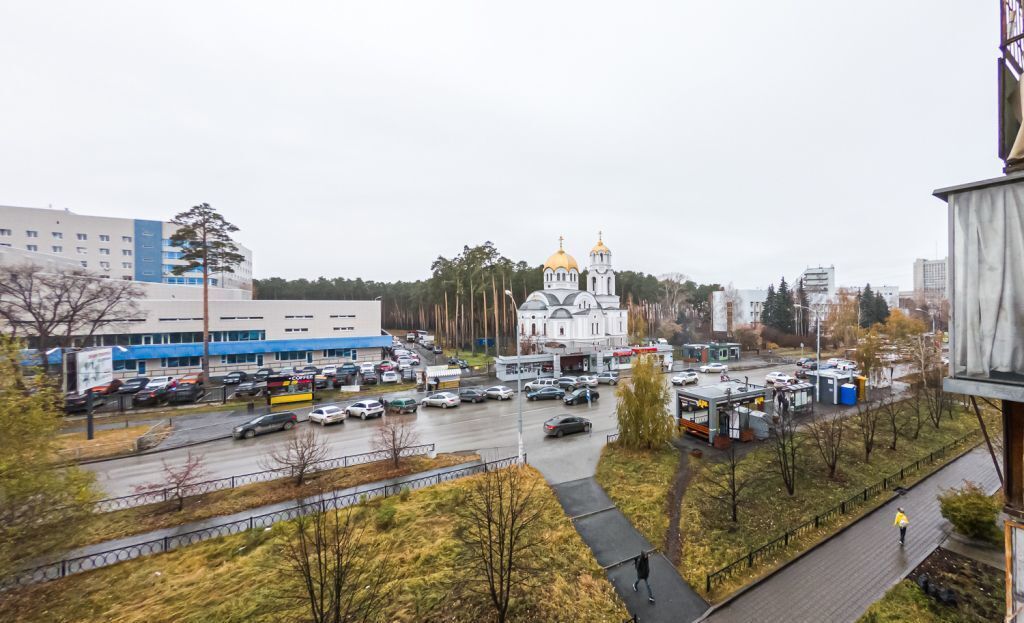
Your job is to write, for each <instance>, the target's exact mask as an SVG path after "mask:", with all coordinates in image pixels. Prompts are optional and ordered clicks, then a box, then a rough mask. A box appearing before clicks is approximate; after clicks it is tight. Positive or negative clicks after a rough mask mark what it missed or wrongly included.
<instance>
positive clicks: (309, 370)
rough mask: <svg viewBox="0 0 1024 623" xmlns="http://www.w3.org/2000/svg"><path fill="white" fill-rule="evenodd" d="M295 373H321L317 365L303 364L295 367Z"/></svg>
mask: <svg viewBox="0 0 1024 623" xmlns="http://www.w3.org/2000/svg"><path fill="white" fill-rule="evenodd" d="M295 374H320V368H318V367H316V366H302V367H301V368H299V367H296V368H295Z"/></svg>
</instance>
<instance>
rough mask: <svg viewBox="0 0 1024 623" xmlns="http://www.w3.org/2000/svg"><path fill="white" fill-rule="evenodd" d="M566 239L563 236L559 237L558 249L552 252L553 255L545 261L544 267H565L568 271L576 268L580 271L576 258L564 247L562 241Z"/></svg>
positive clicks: (552, 268)
mask: <svg viewBox="0 0 1024 623" xmlns="http://www.w3.org/2000/svg"><path fill="white" fill-rule="evenodd" d="M563 241H564V239H563V238H562V236H559V237H558V250H557V251H555V252H554V253H552V254H551V257H549V258H548V259H547V261H546V262H544V269H545V270H547V269H549V268H550V269H551V270H558V269H559V268H564V269H565V270H566V271H569V270H575V271H576V272H580V266H579V264H577V263H576V258H574V257H573V256H571V255H569V254H568V253H566V252H565V249H563V248H562V242H563Z"/></svg>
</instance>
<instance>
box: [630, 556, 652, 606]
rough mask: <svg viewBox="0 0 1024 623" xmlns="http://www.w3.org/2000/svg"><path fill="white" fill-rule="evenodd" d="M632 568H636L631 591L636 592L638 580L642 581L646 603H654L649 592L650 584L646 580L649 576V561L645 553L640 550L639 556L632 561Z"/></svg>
mask: <svg viewBox="0 0 1024 623" xmlns="http://www.w3.org/2000/svg"><path fill="white" fill-rule="evenodd" d="M633 567H634V568H636V582H633V591H634V592H635V591H636V590H637V586H639V584H640V580H643V581H644V586H646V587H647V601H649V602H651V603H652V604H653V603H654V591H652V590H651V583H650V582H649V581H648V580H647V578H648V577H649V576H650V575H651V561H650V558H649V556H648V554H647V552H645V551H643V550H640V555H639V556H637V557H636V558H634V559H633Z"/></svg>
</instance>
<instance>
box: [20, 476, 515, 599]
mask: <svg viewBox="0 0 1024 623" xmlns="http://www.w3.org/2000/svg"><path fill="white" fill-rule="evenodd" d="M517 462H518V459H517V457H514V456H513V457H508V458H504V459H501V460H498V461H491V462H489V463H480V464H478V465H471V466H469V467H463V468H460V469H454V470H450V471H447V472H441V473H438V474H432V475H430V476H422V477H420V478H411V479H409V480H405V481H402V482H397V483H394V484H391V485H385V486H383V487H376V488H374V489H367V490H365V491H358V492H354V493H346V494H339V493H334V494H327V495H325V496H323V497H322V498H320V499H318V500H316V501H313V502H307V503H304V504H298V505H296V506H292V507H289V508H285V509H282V510H279V511H274V512H272V513H265V514H262V515H251V516H249V517H247V518H245V519H239V520H237V521H230V522H227V523H222V524H218V525H215V526H209V527H207V528H202V529H199V530H193V531H191V532H183V533H179V534H174V535H168V536H165V537H163V538H160V539H153V540H151V541H142V542H139V543H132V544H131V545H125V546H123V547H117V548H114V549H109V550H106V551H102V552H96V553H94V554H88V555H86V556H78V557H74V558H65V559H63V560H58V561H56V562H51V563H48V564H45V565H40V566H38V567H34V568H31V569H23V570H21V571H19V572H16V573H15V574H13V575H11V576H9V577H6V578H4V579H3V580H0V589H4V588H10V587H12V586H24V585H28V584H35V583H37V582H47V581H50V580H56V579H59V578H63V577H65V576H68V575H73V574H75V573H81V572H83V571H91V570H93V569H100V568H102V567H107V566H110V565H113V564H116V563H119V562H123V561H126V560H132V559H134V558H139V557H140V556H146V555H149V554H159V553H163V552H170V551H173V550H175V549H178V548H180V547H183V546H186V545H192V544H195V543H201V542H203V541H207V540H209V539H216V538H219V537H223V536H230V535H232V534H238V533H240V532H245V531H247V530H256V529H262V528H268V527H270V526H272V525H274V524H275V523H278V522H280V521H287V520H289V519H295V518H296V517H299V516H300V515H307V514H311V513H315V512H325V511H328V510H332V509H341V508H345V507H348V506H353V505H355V504H359V503H362V502H365V501H367V500H372V499H375V498H385V497H390V496H393V495H397V494H399V493H401V492H402V491H403V490H406V489H408V490H414V489H421V488H423V487H429V486H432V485H436V484H440V483H442V482H449V481H452V480H457V479H459V478H463V477H465V476H473V475H476V474H481V473H483V472H487V471H490V470H494V469H501V468H504V467H510V466H512V465H515V464H516V463H517Z"/></svg>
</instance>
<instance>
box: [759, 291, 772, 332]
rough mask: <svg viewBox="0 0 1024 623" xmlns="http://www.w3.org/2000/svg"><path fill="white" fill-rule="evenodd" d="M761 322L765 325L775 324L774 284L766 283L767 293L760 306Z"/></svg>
mask: <svg viewBox="0 0 1024 623" xmlns="http://www.w3.org/2000/svg"><path fill="white" fill-rule="evenodd" d="M761 324H763V325H764V326H766V327H774V326H775V284H774V283H770V284H768V294H767V296H765V298H764V307H762V308H761Z"/></svg>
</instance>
